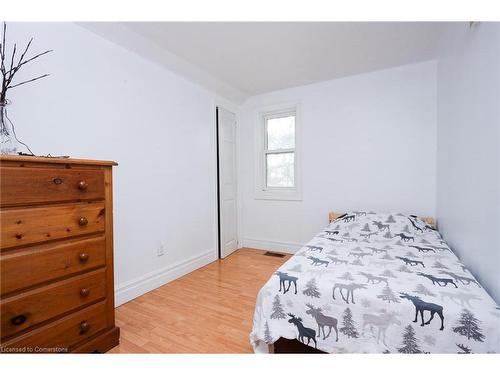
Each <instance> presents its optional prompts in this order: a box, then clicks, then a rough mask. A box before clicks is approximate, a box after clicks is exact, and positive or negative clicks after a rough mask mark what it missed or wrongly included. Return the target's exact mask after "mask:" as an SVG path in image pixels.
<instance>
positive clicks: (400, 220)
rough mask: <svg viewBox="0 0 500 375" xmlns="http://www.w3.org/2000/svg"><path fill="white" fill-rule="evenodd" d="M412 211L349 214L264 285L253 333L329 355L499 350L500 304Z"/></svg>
mask: <svg viewBox="0 0 500 375" xmlns="http://www.w3.org/2000/svg"><path fill="white" fill-rule="evenodd" d="M497 307H498V305H497V304H496V303H495V302H494V301H493V299H492V298H491V297H490V296H489V295H488V294H487V292H486V291H485V290H484V289H483V288H481V285H480V284H479V282H478V281H477V280H476V278H475V277H474V275H472V274H471V273H470V271H469V270H468V269H467V267H466V265H464V264H463V263H462V262H460V261H459V260H458V258H457V257H456V256H455V254H454V253H453V252H452V251H451V249H450V248H449V247H448V245H447V244H446V241H445V240H444V239H443V238H442V237H441V235H440V233H439V231H437V230H435V228H434V227H432V226H430V225H428V224H427V223H425V222H424V221H423V220H421V219H419V218H418V217H417V216H414V215H404V214H399V213H390V214H381V213H374V212H369V211H356V212H354V211H353V212H347V213H346V214H344V215H342V216H341V217H339V218H337V219H336V220H335V221H333V222H332V223H331V224H330V225H328V226H327V227H326V228H325V229H324V230H323V231H321V232H319V233H318V235H317V236H315V237H314V238H313V239H312V240H311V241H310V242H309V243H307V244H306V245H305V246H304V247H302V248H301V249H300V250H299V251H297V253H296V255H294V256H292V257H291V258H290V259H289V260H288V261H287V262H285V264H283V265H282V266H281V267H280V268H279V269H278V270H276V272H275V273H274V274H273V276H271V278H270V279H269V281H268V282H267V283H266V284H265V285H264V286H263V287H262V289H261V291H260V293H259V295H258V298H257V303H256V306H255V315H254V324H253V329H252V332H251V335H250V339H251V343H252V345H253V347H254V349H255V350H256V351H268V350H269V346H268V344H272V343H273V342H275V341H276V340H278V339H279V338H280V337H284V338H287V339H297V340H298V341H300V342H301V343H302V344H304V345H309V346H312V347H317V348H318V349H319V350H321V351H324V352H328V353H412V354H416V353H457V352H459V353H490V352H492V353H495V352H500V348H499V345H500V330H499V329H498V327H499V326H500V311H499V310H498V309H497Z"/></svg>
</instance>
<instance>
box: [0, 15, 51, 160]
mask: <svg viewBox="0 0 500 375" xmlns="http://www.w3.org/2000/svg"><path fill="white" fill-rule="evenodd" d="M6 34H7V24H6V23H5V22H4V23H3V33H2V38H1V42H0V75H1V76H2V86H1V87H0V138H1V143H0V146H1V147H0V151H1V153H2V154H9V153H18V154H22V153H21V152H18V148H17V146H16V142H17V143H19V144H21V145H23V146H25V147H26V149H27V150H28V151H29V154H31V155H33V152H32V151H31V149H30V148H29V146H28V145H27V144H26V143H24V142H22V141H20V140H19V138H17V135H16V130H15V127H14V124H13V123H12V121H11V120H10V118H9V116H8V114H7V105H8V104H9V103H10V101H9V100H8V99H7V92H8V91H9V90H10V89H13V88H15V87H19V86H21V85H25V84H27V83H30V82H33V81H37V80H39V79H42V78H44V77H47V76H48V74H43V75H41V76H38V77H34V78H31V79H27V80H25V81H22V82H18V83H16V82H14V78H15V77H16V74H17V73H18V72H19V70H20V69H21V68H22V67H23V66H25V65H26V64H28V63H30V62H32V61H33V60H36V59H37V58H39V57H40V56H43V55H46V54H47V53H50V52H52V50H48V51H45V52H42V53H39V54H36V55H34V56H32V57H27V53H28V51H29V49H30V47H31V43H32V42H33V38H31V39H30V40H29V42H28V44H27V45H26V47H25V48H24V50H23V52H22V53H21V54H18V56H19V57H18V58H17V59H16V53H18V51H17V44H15V43H14V46H13V48H12V55H11V56H7V51H6V42H5V39H6ZM8 124H10V129H9V126H8ZM29 154H28V155H29Z"/></svg>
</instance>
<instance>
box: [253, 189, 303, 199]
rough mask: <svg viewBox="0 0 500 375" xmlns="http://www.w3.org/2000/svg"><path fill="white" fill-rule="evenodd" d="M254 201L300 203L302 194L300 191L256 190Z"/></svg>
mask: <svg viewBox="0 0 500 375" xmlns="http://www.w3.org/2000/svg"><path fill="white" fill-rule="evenodd" d="M254 198H255V199H257V200H271V201H301V200H302V194H301V192H300V191H297V190H294V191H268V190H256V191H255V196H254Z"/></svg>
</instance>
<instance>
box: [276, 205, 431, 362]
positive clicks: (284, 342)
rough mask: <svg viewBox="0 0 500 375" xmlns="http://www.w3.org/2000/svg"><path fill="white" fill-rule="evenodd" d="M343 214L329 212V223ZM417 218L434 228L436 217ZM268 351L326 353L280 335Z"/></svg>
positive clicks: (278, 352) (280, 352) (277, 352)
mask: <svg viewBox="0 0 500 375" xmlns="http://www.w3.org/2000/svg"><path fill="white" fill-rule="evenodd" d="M343 215H345V213H338V212H329V213H328V221H329V222H330V223H331V222H332V221H334V220H336V219H338V218H339V217H341V216H343ZM419 218H420V220H422V221H424V222H425V223H427V225H430V226H432V227H434V228H435V227H436V219H434V218H433V217H431V216H419ZM270 352H271V353H275V354H302V353H308V354H309V353H312V354H327V353H325V352H323V351H321V350H318V349H315V348H313V347H311V346H308V345H306V344H303V343H301V342H300V341H298V340H296V339H295V340H289V339H285V338H283V337H280V338H279V339H278V340H277V341H275V342H274V344H273V345H271V346H270Z"/></svg>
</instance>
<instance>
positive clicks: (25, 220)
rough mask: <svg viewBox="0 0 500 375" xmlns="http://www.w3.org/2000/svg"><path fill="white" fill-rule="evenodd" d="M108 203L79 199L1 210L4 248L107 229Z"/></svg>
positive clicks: (2, 244) (0, 222) (0, 224)
mask: <svg viewBox="0 0 500 375" xmlns="http://www.w3.org/2000/svg"><path fill="white" fill-rule="evenodd" d="M104 221H105V220H104V204H103V203H79V204H72V205H59V206H47V207H34V208H23V209H3V210H2V211H0V226H1V242H0V243H1V246H2V249H5V248H9V247H13V246H24V245H28V244H32V243H37V242H43V241H48V240H54V239H59V238H68V237H72V236H76V235H82V234H90V233H94V232H102V231H104V224H105V223H104Z"/></svg>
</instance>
